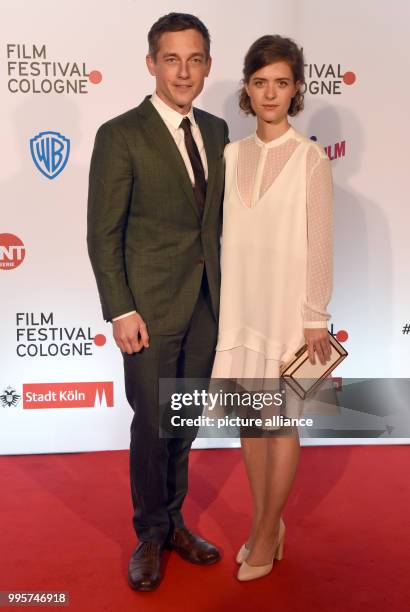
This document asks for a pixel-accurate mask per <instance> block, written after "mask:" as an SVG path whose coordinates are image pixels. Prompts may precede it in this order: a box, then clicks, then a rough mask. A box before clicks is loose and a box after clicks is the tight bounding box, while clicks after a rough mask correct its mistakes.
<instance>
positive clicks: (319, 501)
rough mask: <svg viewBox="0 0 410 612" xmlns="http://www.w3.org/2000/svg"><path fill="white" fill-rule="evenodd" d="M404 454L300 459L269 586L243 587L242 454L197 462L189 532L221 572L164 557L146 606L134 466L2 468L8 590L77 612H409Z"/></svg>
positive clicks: (74, 457)
mask: <svg viewBox="0 0 410 612" xmlns="http://www.w3.org/2000/svg"><path fill="white" fill-rule="evenodd" d="M408 453H409V451H408V447H407V446H344V447H343V446H342V447H340V446H339V447H337V446H336V447H305V448H302V452H301V460H300V467H299V472H298V476H297V481H296V484H295V487H294V489H293V493H292V496H291V499H290V500H289V502H288V505H287V509H286V512H285V515H284V516H285V522H286V526H287V540H286V547H285V558H284V560H283V561H281V562H279V563H276V565H275V567H274V570H273V571H272V573H271V574H270V575H269V576H268V577H265V578H263V579H260V580H256V581H254V582H250V583H239V582H238V581H237V580H236V578H235V572H236V569H237V566H236V564H235V563H234V555H235V553H236V551H237V549H238V548H239V546H240V545H241V544H242V542H243V540H244V538H245V536H246V534H247V528H248V525H249V519H250V496H249V493H248V489H247V483H246V479H245V472H244V467H243V464H242V460H241V454H240V450H237V449H235V450H202V451H199V450H196V451H192V453H191V458H190V494H189V497H188V498H187V500H186V503H185V520H186V523H187V525H188V526H189V527H190V528H191V529H193V530H195V531H198V532H200V533H201V535H203V536H205V537H207V538H208V539H210V540H211V541H214V542H215V543H217V544H219V545H220V547H221V548H222V551H223V560H222V561H221V562H220V563H218V564H216V565H213V566H210V567H198V566H194V565H190V564H188V563H187V562H185V561H183V560H182V559H180V558H179V557H177V555H176V554H175V553H169V552H167V553H166V555H165V564H164V565H165V578H164V580H163V582H162V584H161V586H160V587H159V589H158V590H157V591H155V592H152V593H136V592H134V591H132V590H131V589H130V588H129V587H128V585H127V579H126V576H127V563H128V558H129V556H130V553H131V551H132V549H133V547H134V546H135V539H134V533H133V529H132V526H131V520H130V516H131V502H130V497H129V489H128V454H127V453H126V452H99V453H81V454H65V455H26V456H17V457H0V467H1V469H0V490H1V525H0V530H1V536H0V538H1V559H0V590H2V591H5V590H13V589H14V590H22V591H26V592H27V591H30V590H35V591H38V590H51V591H56V590H64V591H69V592H70V598H71V604H70V606H69V608H66V609H69V610H71V611H82V610H84V611H96V612H100V611H103V610H110V611H115V612H123V611H128V610H130V611H131V610H138V611H141V612H145V611H155V612H158V611H162V610H166V611H168V610H171V611H173V610H175V611H178V612H180V611H181V610H188V611H194V612H205V611H206V612H219V611H221V612H222V611H223V612H230V611H231V610H232V611H236V612H237V611H241V610H249V611H252V612H264V611H268V610H269V611H273V610H277V611H280V612H283V611H286V612H287V611H290V612H299V611H300V612H302V611H303V612H307V611H310V610H312V611H313V610H314V611H325V612H336V611H339V610H340V611H343V612H355V611H356V610H357V611H360V612H363V611H367V610H371V611H372V612H378V611H383V612H393V611H396V610H400V611H403V612H404V611H405V610H408V609H409V602H410V596H409V592H408V588H409V587H408V570H409V563H410V554H409V551H410V529H409V528H410V520H409V502H410V482H409V478H408V472H407V470H408V463H407V461H408ZM22 608H23V606H22V607H21V608H14V609H22ZM24 608H26V606H24ZM30 609H32V608H31V607H30ZM59 609H62V608H59Z"/></svg>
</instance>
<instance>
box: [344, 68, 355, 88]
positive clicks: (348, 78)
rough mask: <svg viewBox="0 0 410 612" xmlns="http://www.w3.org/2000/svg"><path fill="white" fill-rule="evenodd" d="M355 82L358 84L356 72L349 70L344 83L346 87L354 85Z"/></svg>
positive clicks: (345, 74)
mask: <svg viewBox="0 0 410 612" xmlns="http://www.w3.org/2000/svg"><path fill="white" fill-rule="evenodd" d="M355 82H356V75H355V73H354V72H351V70H348V71H347V72H345V73H344V75H343V83H345V84H346V85H353V83H355Z"/></svg>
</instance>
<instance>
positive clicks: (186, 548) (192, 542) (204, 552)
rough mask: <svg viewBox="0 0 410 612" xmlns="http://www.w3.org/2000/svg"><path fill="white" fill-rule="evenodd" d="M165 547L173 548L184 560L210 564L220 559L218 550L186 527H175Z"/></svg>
mask: <svg viewBox="0 0 410 612" xmlns="http://www.w3.org/2000/svg"><path fill="white" fill-rule="evenodd" d="M166 548H169V549H171V550H175V552H177V553H178V554H179V556H180V557H182V558H183V559H185V561H190V562H191V563H197V564H198V565H210V564H211V563H216V562H217V561H219V560H220V559H221V555H220V553H219V550H218V549H217V548H216V546H214V545H213V544H210V543H209V542H207V541H206V540H204V539H203V538H200V537H199V536H197V535H195V534H194V533H192V532H191V531H189V529H187V528H186V527H183V528H179V527H176V528H175V529H174V531H173V532H172V535H171V536H170V537H169V538H168V540H167V542H166Z"/></svg>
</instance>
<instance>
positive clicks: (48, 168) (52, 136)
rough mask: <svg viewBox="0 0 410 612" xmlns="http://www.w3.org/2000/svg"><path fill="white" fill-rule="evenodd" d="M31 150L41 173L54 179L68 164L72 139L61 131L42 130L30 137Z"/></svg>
mask: <svg viewBox="0 0 410 612" xmlns="http://www.w3.org/2000/svg"><path fill="white" fill-rule="evenodd" d="M30 151H31V157H32V158H33V161H34V163H35V165H36V167H37V169H38V170H40V172H41V174H43V175H44V176H46V177H47V178H48V179H54V178H56V176H58V175H59V174H60V172H62V171H63V170H64V168H65V167H66V165H67V162H68V157H69V155H70V141H69V139H68V138H66V137H65V136H63V135H62V134H60V133H59V132H40V133H39V134H37V136H34V137H33V138H31V139H30Z"/></svg>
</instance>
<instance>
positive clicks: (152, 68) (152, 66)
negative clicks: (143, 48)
mask: <svg viewBox="0 0 410 612" xmlns="http://www.w3.org/2000/svg"><path fill="white" fill-rule="evenodd" d="M145 61H146V63H147V68H148V70H149V73H150V74H151V75H152V76H157V71H156V64H155V61H154V59H153V57H152V55H150V54H149V53H148V54H147V55H146V57H145Z"/></svg>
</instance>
